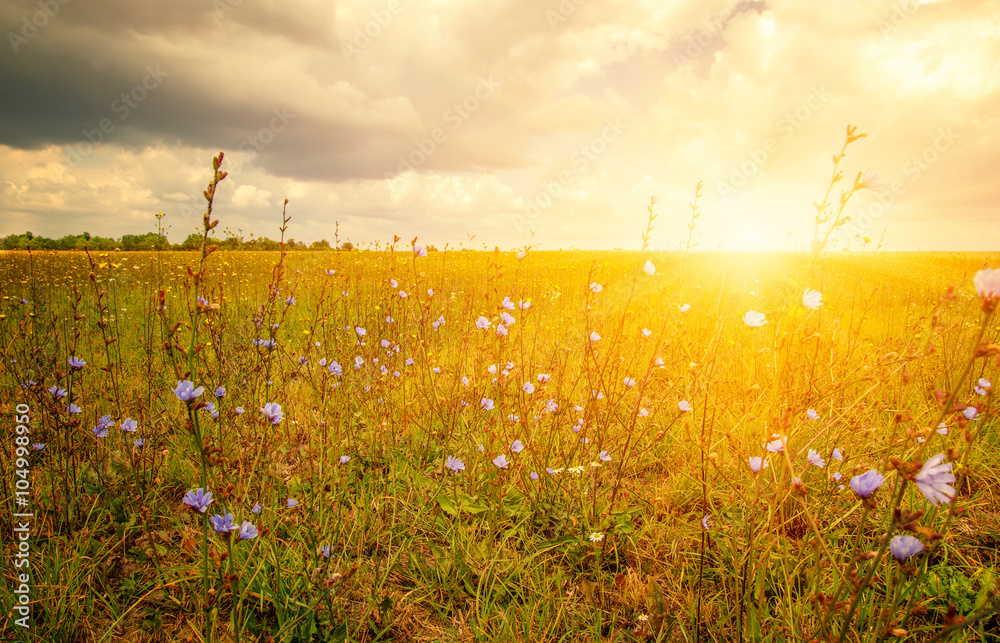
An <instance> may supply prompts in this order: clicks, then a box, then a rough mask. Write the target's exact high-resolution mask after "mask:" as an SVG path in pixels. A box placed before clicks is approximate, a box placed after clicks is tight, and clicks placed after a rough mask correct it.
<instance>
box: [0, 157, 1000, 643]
mask: <svg viewBox="0 0 1000 643" xmlns="http://www.w3.org/2000/svg"><path fill="white" fill-rule="evenodd" d="M219 176H220V172H219V171H218V163H217V164H216V175H215V179H214V181H213V183H212V184H210V186H209V190H210V192H211V191H212V190H214V185H216V184H217V182H218V180H220V178H219ZM209 196H211V194H209ZM209 203H211V201H209ZM652 207H653V206H652V205H651V214H652ZM283 221H284V223H283V227H285V226H287V223H288V218H287V217H285V218H284V220H283ZM205 224H206V225H205V226H204V227H203V232H204V231H205V230H208V231H211V230H212V228H213V227H214V225H213V224H214V222H213V221H212V220H211V214H209V215H207V216H206V218H205ZM208 234H209V233H208V232H205V235H206V239H207V240H208V243H206V245H205V247H204V248H203V249H202V251H201V252H194V253H183V252H164V253H141V252H130V253H124V252H119V253H115V252H111V253H103V254H100V255H98V254H93V255H90V254H86V253H79V252H67V253H52V252H47V253H38V252H31V253H28V252H8V253H4V255H3V257H2V262H0V284H2V288H3V302H2V305H3V307H2V319H0V346H2V350H3V363H4V367H5V379H4V393H3V397H2V408H3V413H4V421H5V423H6V425H7V426H10V427H11V429H10V430H9V431H8V435H9V436H11V437H10V439H9V440H8V444H9V446H8V447H7V448H5V449H3V450H2V453H3V462H2V465H3V467H4V475H3V480H4V488H3V494H2V497H3V502H4V507H5V510H4V512H3V514H2V518H0V522H3V526H2V527H3V539H4V542H5V543H6V544H7V547H6V549H7V550H8V551H7V553H8V556H9V560H13V553H14V551H15V550H16V547H17V541H16V540H14V539H12V538H11V536H10V534H12V533H14V532H12V529H13V527H14V526H15V525H14V523H16V519H14V518H12V516H13V515H14V514H15V513H17V512H19V511H24V508H23V507H20V508H19V507H18V506H17V504H16V502H17V498H18V495H17V490H18V489H20V488H21V487H18V486H17V485H16V484H15V482H16V480H17V479H18V476H17V475H16V473H15V472H16V471H18V470H21V471H27V477H28V479H29V480H30V503H31V504H30V508H31V509H32V511H33V513H34V517H33V526H32V530H33V531H32V535H31V547H32V554H31V558H30V563H31V567H30V571H31V594H30V600H31V603H30V607H31V617H30V618H31V621H30V622H31V627H30V629H25V628H22V627H19V626H18V625H16V624H15V618H17V614H16V613H14V612H7V613H5V614H4V617H3V618H4V620H3V621H2V632H3V638H4V640H37V641H94V642H110V641H122V640H128V641H160V640H191V641H204V640H215V641H229V640H236V641H271V640H274V641H378V640H382V641H388V640H395V641H409V640H415V641H532V642H542V641H647V640H658V641H699V642H701V641H811V640H818V641H865V642H876V641H888V640H900V639H903V640H913V641H938V640H948V639H952V638H953V640H967V641H988V640H997V630H998V625H997V620H996V609H997V607H998V606H1000V601H998V597H997V593H996V565H997V558H998V554H997V550H996V548H997V544H998V539H1000V532H998V525H1000V521H998V503H997V498H996V494H997V491H998V489H1000V485H998V482H1000V480H998V478H1000V459H998V456H997V452H998V446H1000V444H998V443H1000V439H998V436H997V429H998V426H997V421H996V416H995V413H994V411H993V407H992V402H993V400H994V393H993V390H994V388H993V386H992V383H993V382H998V379H1000V378H998V377H997V376H998V368H1000V356H998V353H1000V347H997V346H996V343H997V342H998V324H997V321H996V320H997V317H996V316H995V315H992V314H989V313H987V312H984V305H983V301H982V300H981V298H980V297H979V296H977V293H976V291H975V289H974V288H973V275H974V274H975V273H976V272H977V271H978V270H980V269H982V268H985V267H987V266H991V265H992V266H996V265H1000V255H998V254H996V253H992V254H971V253H883V252H878V253H867V254H860V253H842V254H827V255H821V254H816V253H814V254H808V255H806V254H796V253H722V252H689V251H688V250H690V249H686V250H684V251H682V252H673V253H652V252H643V253H639V252H594V251H574V252H543V251H537V250H530V249H529V250H527V251H523V252H521V253H517V254H515V253H514V252H500V251H496V252H469V251H454V250H449V251H443V252H431V253H427V254H426V256H424V253H423V252H420V246H419V244H418V243H417V240H414V241H413V242H412V243H411V244H410V245H409V246H407V245H405V244H400V243H398V242H397V243H395V244H393V245H391V246H389V247H385V248H380V249H379V251H365V252H358V251H355V252H332V251H331V252H317V253H308V254H287V253H281V252H274V253H264V252H228V253H213V252H212V251H211V237H210V236H208ZM397 241H398V240H397ZM647 262H649V263H648V264H647ZM650 273H652V274H650ZM807 288H811V289H815V290H816V291H819V292H821V293H822V302H823V305H822V306H821V307H817V308H815V309H812V308H808V307H806V306H805V305H804V303H803V302H804V299H803V293H804V291H805V290H806V289H807ZM529 304H530V305H529ZM987 308H988V307H987ZM682 310H683V312H682ZM751 310H752V311H759V312H761V313H764V315H766V323H765V324H763V325H760V326H757V327H751V326H750V325H748V323H746V322H745V321H744V318H745V316H746V315H747V313H748V311H751ZM505 315H506V316H508V317H504V316H505ZM511 318H513V321H512V320H511ZM977 349H978V354H977ZM70 358H78V359H80V360H82V361H83V362H84V364H83V365H82V366H81V365H80V363H79V362H74V364H76V366H73V365H71V364H70V362H69V360H70ZM185 380H187V381H190V382H192V385H193V387H195V388H196V389H199V390H192V391H191V393H190V394H188V395H186V394H184V392H183V387H182V386H181V385H180V383H181V382H182V381H185ZM184 397H189V398H190V399H189V400H183V399H180V398H184ZM70 403H72V404H74V405H76V407H78V408H79V412H78V413H69V412H68V409H69V404H70ZM23 405H26V406H27V407H28V408H29V409H30V412H23V408H24V406H23ZM273 405H278V406H277V407H276V406H273ZM685 409H686V410H685ZM969 409H973V411H974V412H973V411H970V410H969ZM265 411H266V413H265ZM20 415H28V416H30V418H29V420H28V421H27V422H26V424H27V426H28V429H29V430H30V440H28V441H27V442H25V443H24V444H20V443H17V442H16V440H15V439H14V428H13V427H14V426H15V424H17V423H18V422H20V420H16V418H17V416H20ZM103 416H108V417H107V418H105V419H104V420H103V421H102V417H103ZM127 419H131V420H134V421H135V430H134V431H131V430H128V429H131V427H132V424H131V423H130V422H126V420H127ZM138 440H141V441H142V442H138V443H137V441H138ZM139 444H141V446H138V445H139ZM17 447H21V449H22V450H20V451H18V450H17ZM811 450H813V451H815V454H814V455H813V456H812V458H811V459H810V458H809V457H807V456H809V453H810V451H811ZM939 453H940V454H944V457H945V461H946V462H948V463H951V465H952V467H953V469H952V471H953V473H954V475H955V477H956V480H955V481H954V483H953V484H954V489H955V498H954V500H953V501H952V502H940V503H939V504H937V505H934V504H931V503H930V502H929V501H928V499H927V497H926V494H924V493H922V492H921V491H920V490H918V487H917V485H916V484H915V483H914V482H915V480H916V479H917V476H918V472H919V471H920V470H921V467H922V466H923V463H924V462H926V461H928V460H930V459H931V457H932V456H935V455H936V454H939ZM837 455H839V456H841V459H838V458H837ZM755 458H759V460H754V459H755ZM820 461H822V463H823V464H822V466H818V464H819V462H820ZM751 465H753V466H751ZM754 468H759V469H760V470H759V471H757V472H755V471H754V470H753V469H754ZM870 469H874V470H875V474H873V477H869V478H866V479H865V481H867V482H872V480H873V479H874V477H875V476H881V477H883V481H882V482H881V484H873V485H872V486H875V487H876V489H875V490H874V492H872V493H871V494H870V495H868V496H867V497H862V496H861V495H860V493H859V492H858V491H856V490H855V485H859V486H858V488H860V489H862V491H864V492H867V491H869V490H870V487H866V486H864V485H863V484H862V483H856V482H851V481H852V479H854V478H855V477H856V476H860V475H861V474H863V473H864V472H866V471H868V470H870ZM22 486H23V485H22ZM199 488H200V489H204V490H206V491H210V492H211V493H212V502H211V504H209V505H208V506H207V509H206V511H205V512H204V513H202V512H200V511H198V510H197V509H194V508H192V506H190V504H186V503H185V501H184V499H185V497H187V498H188V499H189V500H190V497H191V496H189V495H188V496H186V494H188V492H190V491H192V490H195V489H199ZM192 504H197V503H194V502H193V501H192ZM226 513H231V514H232V515H233V526H234V527H236V528H240V527H241V526H242V530H240V531H235V530H232V531H231V530H230V529H229V526H230V525H229V523H228V522H226V521H224V520H223V518H224V517H225V514H226ZM212 517H217V518H216V519H215V520H216V521H217V522H214V523H213V522H212V521H210V518H212ZM248 525H249V526H248ZM216 527H219V528H221V530H222V531H221V532H220V531H218V530H217V529H216ZM223 532H224V533H223ZM902 534H907V535H910V536H913V537H915V538H916V539H917V540H918V541H919V544H920V545H922V550H921V551H919V552H918V553H916V554H914V555H912V556H909V557H907V558H905V559H904V560H902V561H900V560H897V557H896V556H895V553H896V551H897V550H896V546H895V542H894V545H893V549H891V550H890V548H889V545H890V542H891V541H892V539H895V538H896V537H898V536H900V535H902ZM900 542H903V541H900ZM909 544H910V545H911V546H912V545H913V541H909ZM19 571H21V570H17V569H14V567H13V565H5V567H4V584H3V586H2V587H0V598H2V601H3V604H4V605H5V609H6V606H9V605H15V604H16V603H17V601H18V595H16V594H15V593H14V589H15V588H16V587H17V586H18V581H17V577H16V574H17V573H18V572H19ZM991 632H992V633H993V634H992V638H991V634H990V633H991Z"/></svg>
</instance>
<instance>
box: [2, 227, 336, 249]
mask: <svg viewBox="0 0 1000 643" xmlns="http://www.w3.org/2000/svg"><path fill="white" fill-rule="evenodd" d="M201 239H202V235H201V234H200V233H192V234H189V235H188V237H187V238H186V239H184V241H182V242H181V243H170V241H169V240H167V238H166V237H165V236H163V235H161V234H157V233H156V232H147V233H146V234H125V235H122V236H121V237H120V238H117V239H115V238H113V237H99V236H92V235H91V234H90V233H89V232H83V233H81V234H68V235H66V236H65V237H60V238H59V239H50V238H49V237H44V236H41V235H35V234H32V233H31V232H30V231H28V232H25V233H23V234H11V235H8V236H6V237H3V238H2V239H0V249H3V250H27V249H28V247H29V246H30V247H31V249H32V250H83V249H84V248H88V249H90V250H197V249H199V248H200V247H201ZM213 243H215V244H216V245H218V246H219V249H220V250H279V249H280V248H281V244H280V243H279V242H277V241H274V240H272V239H268V238H267V237H256V238H252V239H250V240H241V239H240V238H238V237H235V236H230V237H228V238H226V239H223V240H221V241H213ZM285 249H286V250H333V249H336V250H345V251H347V250H354V244H352V243H351V242H350V241H345V242H344V243H340V244H338V245H337V247H336V248H333V246H331V245H330V242H329V241H327V240H326V239H320V240H319V241H313V242H312V243H309V244H307V243H306V242H304V241H296V240H295V239H288V240H287V241H285Z"/></svg>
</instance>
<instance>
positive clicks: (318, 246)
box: [309, 239, 330, 250]
mask: <svg viewBox="0 0 1000 643" xmlns="http://www.w3.org/2000/svg"><path fill="white" fill-rule="evenodd" d="M309 249H310V250H329V249H330V242H329V241H327V240H326V239H320V240H319V241H313V242H312V243H311V244H309Z"/></svg>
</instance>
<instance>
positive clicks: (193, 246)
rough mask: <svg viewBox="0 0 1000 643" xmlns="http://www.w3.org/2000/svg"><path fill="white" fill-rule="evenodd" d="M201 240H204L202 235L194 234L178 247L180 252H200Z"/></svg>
mask: <svg viewBox="0 0 1000 643" xmlns="http://www.w3.org/2000/svg"><path fill="white" fill-rule="evenodd" d="M201 238H202V235H201V234H199V233H197V232H192V233H191V234H189V235H188V236H187V239H185V240H184V241H183V242H182V243H181V245H180V247H178V250H198V249H199V248H201Z"/></svg>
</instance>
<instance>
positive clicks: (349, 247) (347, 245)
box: [337, 241, 354, 252]
mask: <svg viewBox="0 0 1000 643" xmlns="http://www.w3.org/2000/svg"><path fill="white" fill-rule="evenodd" d="M337 250H343V251H345V252H350V251H351V250H354V244H353V243H351V242H350V241H345V242H344V243H342V244H340V247H339V248H337Z"/></svg>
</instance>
